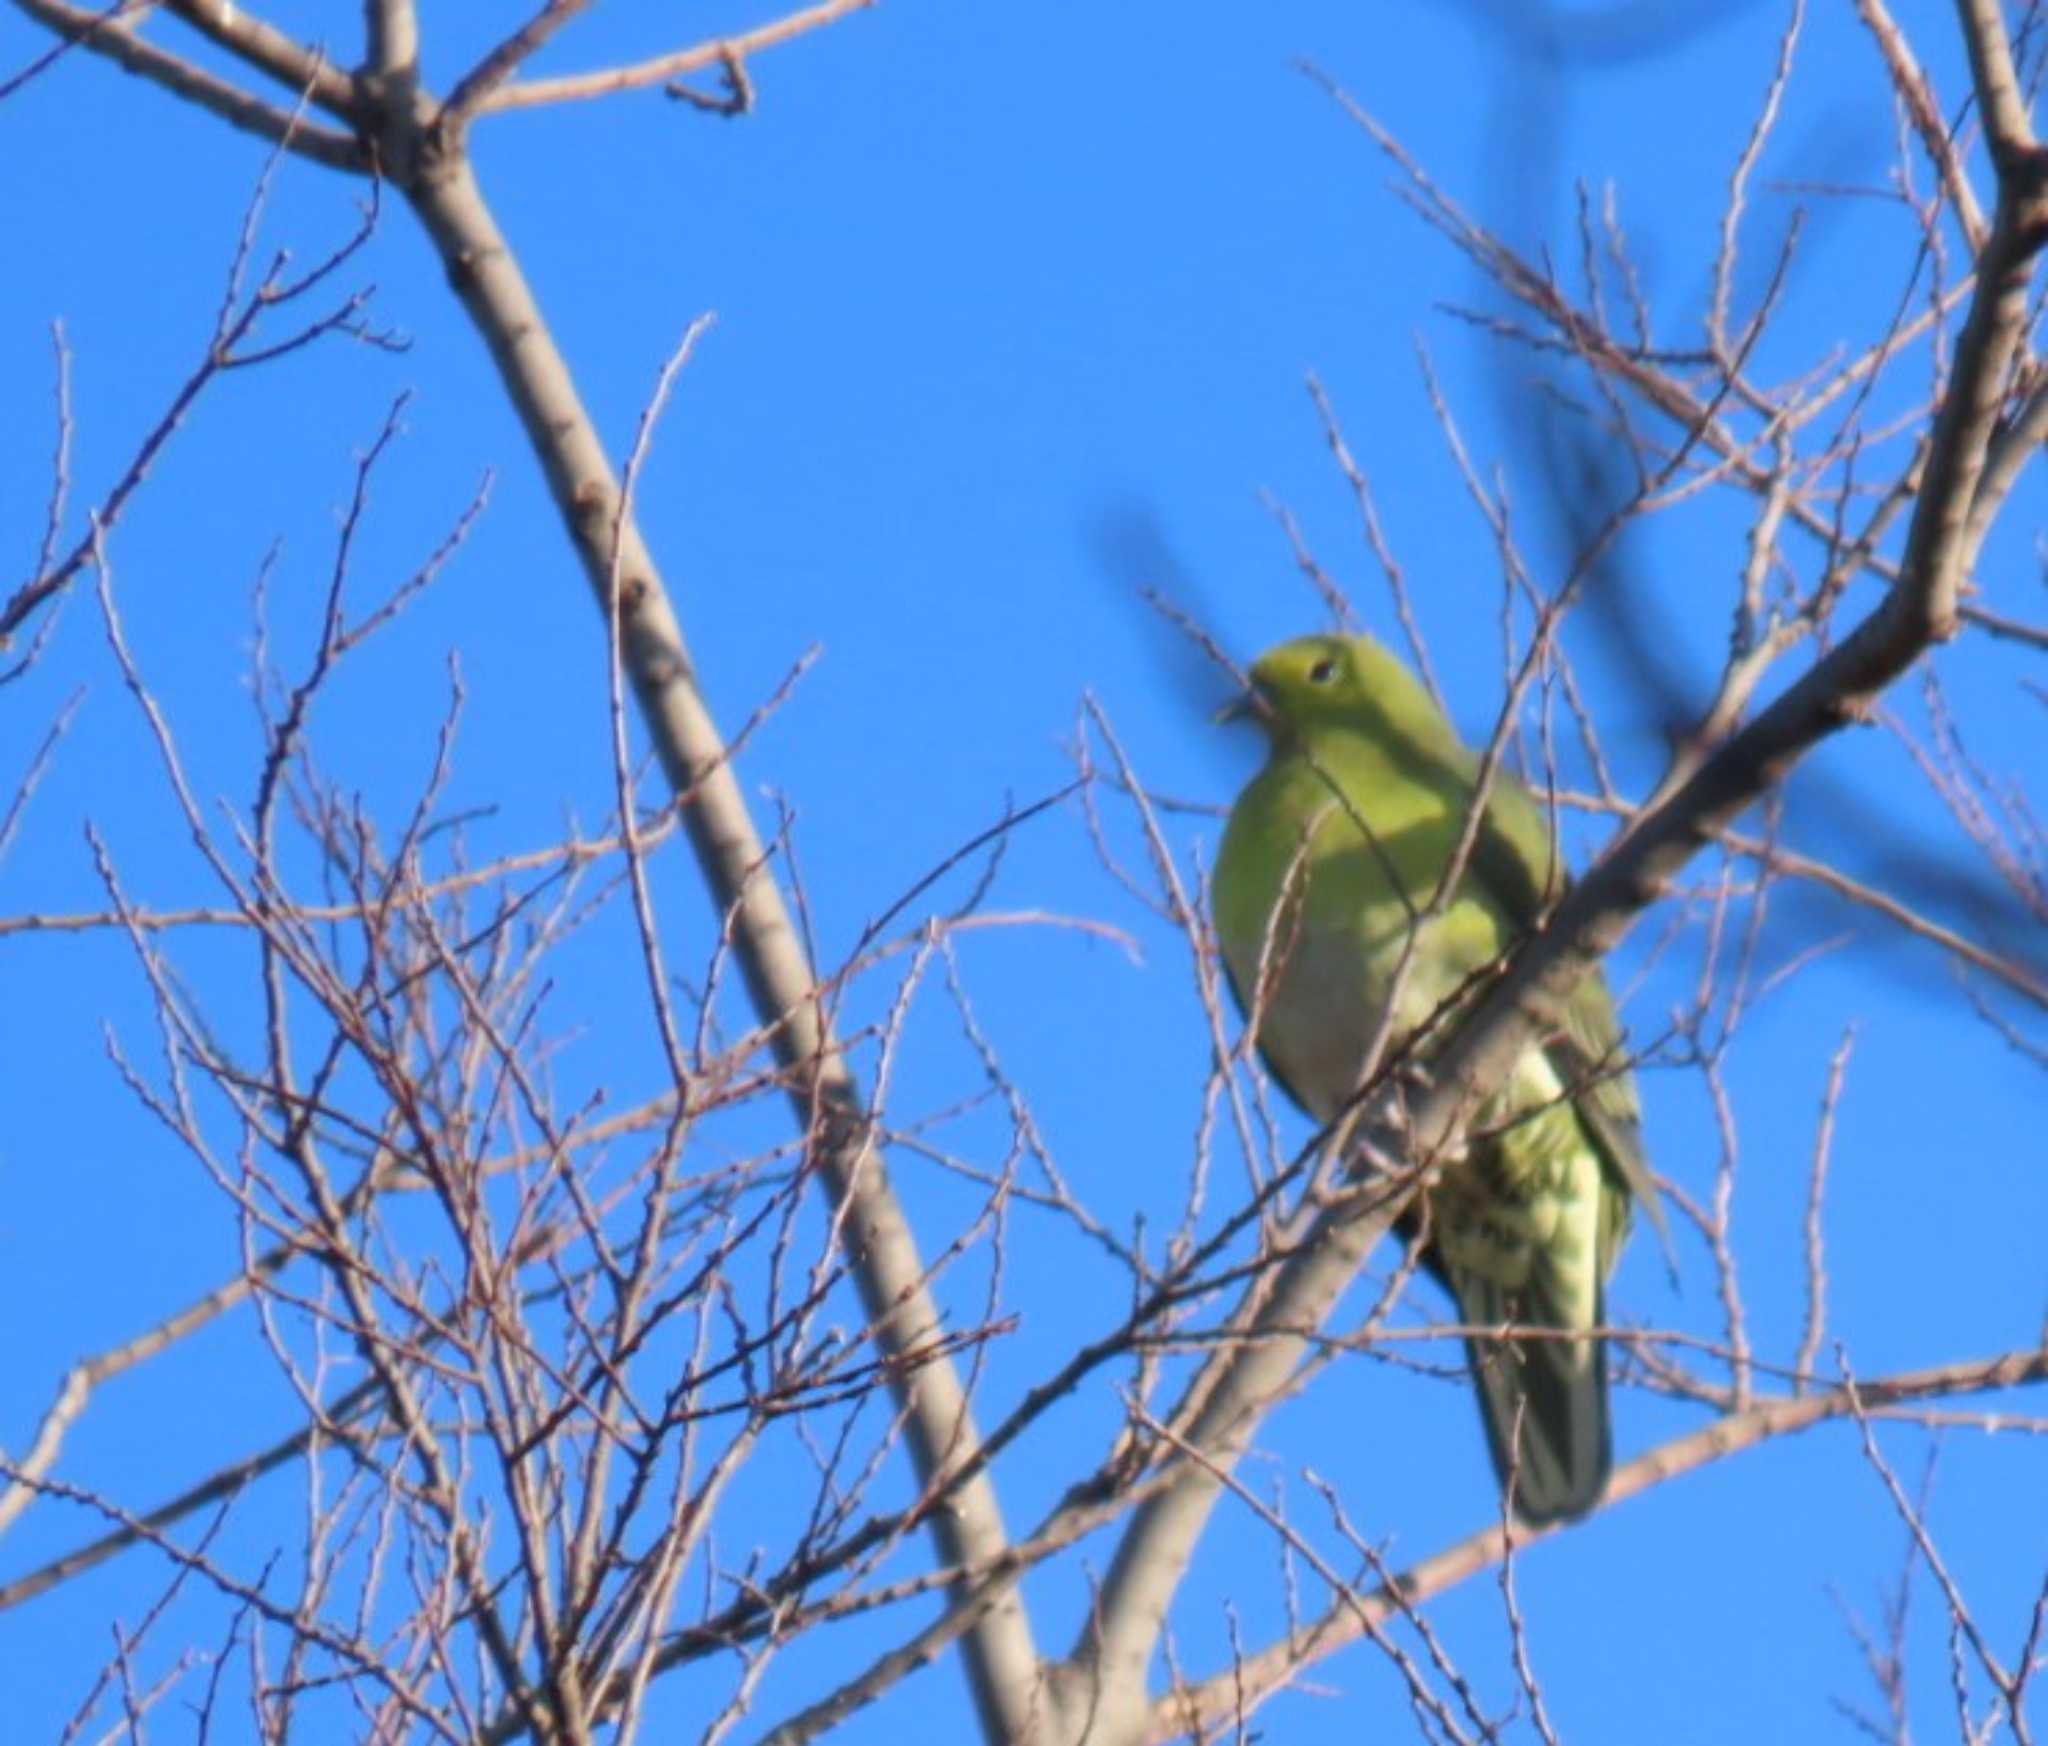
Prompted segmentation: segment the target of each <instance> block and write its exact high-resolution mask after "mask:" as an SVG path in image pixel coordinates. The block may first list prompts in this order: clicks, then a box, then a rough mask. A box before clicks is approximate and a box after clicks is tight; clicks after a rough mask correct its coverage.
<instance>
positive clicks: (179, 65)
mask: <svg viewBox="0 0 2048 1746" xmlns="http://www.w3.org/2000/svg"><path fill="white" fill-rule="evenodd" d="M14 3H15V4H16V5H17V6H19V7H20V8H21V9H22V11H24V12H26V13H27V14H28V15H29V16H30V17H31V18H33V19H35V20H36V21H37V22H38V23H39V24H44V25H47V26H48V27H49V28H50V29H51V30H54V31H55V32H57V34H58V35H59V36H62V37H64V38H65V39H66V40H68V41H71V42H76V43H78V44H79V45H80V46H81V47H84V48H88V49H91V50H92V51H93V53H94V54H98V55H104V56H106V58H107V59H108V60H110V61H112V62H113V63H114V64H115V65H116V66H118V67H121V68H122V69H124V70H125V71H127V72H130V73H140V74H141V75H142V76H143V77H144V78H146V79H148V80H150V81H151V82H152V83H154V84H157V85H161V86H162V87H163V88H164V89H165V90H166V91H169V92H171V93H172V94H173V95H175V96H179V97H184V98H187V99H189V100H190V101H191V102H193V103H196V104H197V105H198V106H199V107H200V108H201V109H204V110H207V111H208V112H209V113H211V114H214V115H218V116H219V117H220V118H221V119H222V120H223V121H225V122H226V123H227V124H228V125H229V126H230V127H236V128H240V129H241V130H242V131H243V132H244V133H253V134H255V135H256V136H257V138H259V139H266V140H269V141H270V142H271V143H272V144H273V145H281V146H284V147H285V148H286V149H288V150H290V151H292V152H295V153H297V154H298V155H299V156H300V157H302V158H306V159H308V160H310V161H311V162H313V163H316V164H325V165H326V166H327V167H328V168H329V169H331V170H348V171H351V172H353V173H355V174H357V175H360V174H362V173H363V172H365V171H366V170H368V168H369V165H370V160H369V154H368V153H367V152H365V151H364V150H363V147H362V142H361V141H360V140H358V139H356V138H355V137H354V135H352V134H347V133H342V132H339V131H337V130H336V129H334V128H331V127H322V126H320V125H318V124H317V123H313V122H308V121H305V120H303V119H301V118H300V117H299V116H296V115H294V114H293V113H292V112H291V111H290V110H288V109H280V108H278V107H277V106H276V105H275V104H271V103H266V102H264V101H263V99H261V98H260V97H253V96H251V95H250V94H249V93H248V92H247V91H244V90H243V89H242V88H241V87H240V86H239V85H234V84H230V83H229V82H228V81H227V80H226V79H222V78H218V77H216V76H215V75H214V74H212V73H209V72H206V71H205V70H203V69H202V68H199V67H195V66H194V65H193V64H192V63H191V62H190V61H187V60H185V59H183V58H181V57H180V56H178V55H174V54H172V53H170V52H169V51H168V50H166V49H160V48H158V47H157V46H156V45H155V44H154V43H151V42H146V41H144V40H143V38H142V36H141V34H140V33H139V32H137V31H136V30H135V29H134V28H133V27H132V26H130V25H129V24H128V23H127V22H126V21H125V20H124V19H121V18H117V17H109V16H108V15H107V14H106V13H104V12H95V11H91V10H89V9H87V8H85V7H82V6H72V5H68V4H67V3H66V0H14ZM330 70H331V69H330ZM317 82H318V81H309V83H308V85H307V87H306V88H307V89H309V90H310V89H312V88H313V85H314V84H315V83H317Z"/></svg>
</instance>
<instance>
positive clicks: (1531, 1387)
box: [1453, 1259, 1614, 1526]
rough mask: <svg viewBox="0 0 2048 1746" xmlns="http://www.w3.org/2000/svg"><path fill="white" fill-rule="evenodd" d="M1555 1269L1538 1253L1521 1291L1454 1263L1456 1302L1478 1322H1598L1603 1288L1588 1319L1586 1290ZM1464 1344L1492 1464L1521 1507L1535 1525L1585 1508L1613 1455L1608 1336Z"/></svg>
mask: <svg viewBox="0 0 2048 1746" xmlns="http://www.w3.org/2000/svg"><path fill="white" fill-rule="evenodd" d="M1550 1271H1551V1270H1550V1269H1549V1268H1548V1267H1547V1266H1545V1265H1544V1264H1543V1262H1542V1260H1540V1259H1539V1261H1538V1262H1537V1265H1536V1267H1535V1269H1534V1273H1533V1275H1532V1277H1531V1279H1530V1282H1529V1283H1528V1284H1527V1285H1526V1286H1524V1287H1523V1288H1522V1289H1520V1290H1518V1291H1509V1290H1507V1289H1505V1288H1503V1287H1502V1286H1500V1285H1499V1284H1497V1283H1495V1282H1494V1281H1492V1280H1490V1279H1485V1278H1482V1277H1481V1276H1480V1275H1478V1274H1476V1273H1467V1272H1463V1271H1462V1270H1461V1271H1458V1272H1457V1273H1456V1274H1455V1276H1454V1279H1453V1284H1454V1286H1455V1288H1456V1290H1457V1295H1458V1306H1459V1311H1460V1313H1461V1314H1462V1315H1463V1316H1464V1318H1465V1320H1466V1322H1467V1323H1468V1324H1470V1325H1472V1326H1474V1327H1481V1328H1484V1327H1498V1326H1500V1325H1502V1324H1503V1323H1508V1322H1513V1323H1518V1324H1520V1325H1522V1326H1524V1327H1530V1328H1546V1329H1547V1328H1556V1329H1558V1330H1560V1331H1566V1330H1569V1329H1571V1328H1573V1327H1581V1328H1583V1327H1586V1326H1589V1325H1591V1326H1597V1325H1598V1324H1599V1322H1600V1320H1601V1310H1600V1302H1601V1294H1600V1293H1599V1292H1598V1291H1597V1290H1596V1291H1595V1292H1594V1294H1593V1301H1592V1310H1593V1315H1592V1320H1591V1322H1590V1323H1588V1322H1587V1321H1586V1319H1585V1309H1586V1304H1585V1298H1584V1296H1583V1295H1582V1294H1580V1293H1577V1292H1574V1291H1572V1290H1571V1289H1569V1288H1568V1287H1565V1286H1564V1283H1563V1282H1562V1281H1558V1280H1553V1279H1551V1278H1550V1277H1549V1274H1550ZM1574 1299H1576V1303H1575V1302H1574ZM1465 1349H1466V1351H1467V1352H1468V1353H1469V1354H1470V1356H1471V1360H1472V1372H1473V1375H1474V1376H1475V1377H1476V1378H1477V1380H1478V1384H1479V1388H1478V1393H1479V1413H1480V1417H1481V1418H1483V1419H1484V1420H1485V1421H1486V1440H1487V1442H1488V1443H1489V1444H1490V1445H1491V1447H1492V1449H1493V1465H1494V1468H1495V1470H1496V1471H1497V1472H1498V1473H1499V1474H1500V1482H1501V1485H1502V1487H1503V1488H1505V1489H1507V1490H1508V1491H1509V1493H1510V1496H1511V1499H1512V1501H1513V1503H1514V1507H1515V1514H1516V1515H1518V1516H1519V1517H1521V1519H1522V1520H1523V1521H1525V1522H1527V1523H1529V1524H1530V1525H1531V1526H1541V1525H1542V1524H1543V1523H1545V1522H1554V1521H1561V1520H1567V1519H1569V1518H1570V1517H1573V1516H1582V1515H1584V1514H1585V1513H1586V1512H1587V1511H1588V1510H1590V1509H1591V1508H1592V1507H1593V1506H1594V1504H1596V1503H1598V1502H1599V1501H1600V1494H1601V1493H1602V1492H1603V1491H1605V1490H1606V1489H1607V1475H1608V1471H1609V1469H1610V1468H1611V1467H1612V1466H1613V1463H1614V1448H1613V1439H1612V1434H1611V1432H1610V1429H1609V1426H1608V1420H1607V1348H1606V1342H1605V1341H1603V1340H1568V1339H1558V1338H1555V1337H1554V1336H1549V1337H1528V1338H1522V1339H1494V1338H1487V1337H1485V1336H1475V1337H1471V1338H1468V1339H1467V1340H1466V1342H1465Z"/></svg>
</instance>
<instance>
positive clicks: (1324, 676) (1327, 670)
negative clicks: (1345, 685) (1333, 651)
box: [1308, 655, 1337, 685]
mask: <svg viewBox="0 0 2048 1746" xmlns="http://www.w3.org/2000/svg"><path fill="white" fill-rule="evenodd" d="M1336 677H1337V661H1336V657H1335V656H1333V655H1325V656H1324V657H1323V658H1322V659H1321V660H1320V661H1318V662H1317V663H1316V664H1315V665H1314V666H1313V667H1311V668H1310V669H1309V670H1308V682H1309V683H1310V684H1311V685H1327V684H1329V682H1330V681H1331V680H1332V679H1334V678H1336Z"/></svg>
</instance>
